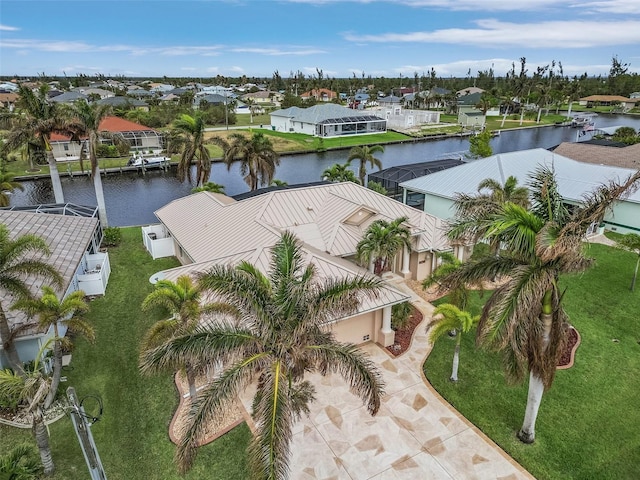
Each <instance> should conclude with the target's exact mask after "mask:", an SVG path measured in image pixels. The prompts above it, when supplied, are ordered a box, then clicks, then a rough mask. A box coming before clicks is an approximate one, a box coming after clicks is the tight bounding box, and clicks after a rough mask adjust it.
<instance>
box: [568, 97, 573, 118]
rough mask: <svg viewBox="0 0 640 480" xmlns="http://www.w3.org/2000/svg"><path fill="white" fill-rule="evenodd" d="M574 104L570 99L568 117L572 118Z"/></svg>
mask: <svg viewBox="0 0 640 480" xmlns="http://www.w3.org/2000/svg"><path fill="white" fill-rule="evenodd" d="M572 106H573V102H572V101H571V100H569V111H567V118H571V107H572Z"/></svg>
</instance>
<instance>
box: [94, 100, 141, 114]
mask: <svg viewBox="0 0 640 480" xmlns="http://www.w3.org/2000/svg"><path fill="white" fill-rule="evenodd" d="M96 103H97V104H98V105H110V106H112V107H114V108H135V109H136V110H142V111H143V112H148V111H149V104H148V103H147V102H145V101H144V100H138V99H137V98H131V97H121V96H116V97H107V98H102V99H100V100H97V101H96Z"/></svg>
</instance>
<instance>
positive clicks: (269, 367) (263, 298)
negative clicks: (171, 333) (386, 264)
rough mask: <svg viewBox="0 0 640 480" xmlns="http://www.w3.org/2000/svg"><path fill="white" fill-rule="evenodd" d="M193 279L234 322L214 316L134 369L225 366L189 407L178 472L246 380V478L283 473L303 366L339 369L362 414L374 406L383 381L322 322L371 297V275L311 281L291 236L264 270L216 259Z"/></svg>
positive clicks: (374, 291)
mask: <svg viewBox="0 0 640 480" xmlns="http://www.w3.org/2000/svg"><path fill="white" fill-rule="evenodd" d="M200 284H201V285H202V287H203V288H205V289H206V290H207V291H209V292H212V293H213V294H215V295H217V297H218V298H220V299H221V300H222V301H223V302H227V303H228V304H230V305H232V306H233V307H234V308H236V309H237V310H238V312H240V316H239V317H238V318H240V319H241V320H239V321H235V322H232V321H228V320H224V319H223V320H219V321H216V322H213V321H212V322H208V323H207V324H206V325H202V326H200V327H198V328H197V329H196V330H195V332H193V333H192V334H189V335H183V336H180V337H176V338H173V339H171V340H169V341H168V342H166V343H164V344H163V345H161V346H159V347H157V348H155V349H153V350H149V351H147V352H145V353H144V354H143V356H142V358H141V369H142V371H143V372H151V371H157V370H160V369H166V368H169V369H173V368H176V367H179V366H180V365H182V364H183V363H184V362H191V363H213V362H220V363H221V364H222V365H224V369H223V371H222V372H220V373H219V375H217V377H216V378H215V379H214V380H213V381H211V382H210V383H209V384H208V385H207V386H206V388H205V389H203V391H202V392H201V393H200V396H199V399H198V401H197V402H196V403H195V404H194V405H193V407H192V409H191V412H190V416H189V421H188V425H187V428H186V430H185V435H184V436H183V438H182V440H181V442H180V444H179V445H178V449H177V460H178V462H179V465H180V467H181V469H182V470H183V471H184V470H186V469H188V468H189V467H190V466H191V464H192V463H193V460H194V457H195V451H194V448H195V446H196V445H197V439H198V438H199V437H200V435H201V433H202V432H203V431H204V428H205V427H206V425H207V422H208V421H210V420H211V419H213V418H215V416H216V415H219V414H220V413H221V412H224V411H225V409H226V407H228V406H229V405H230V404H232V402H234V400H235V398H236V395H237V394H238V392H240V391H241V390H242V389H244V388H245V387H246V386H247V385H249V384H250V383H251V382H252V381H253V380H254V379H256V378H257V379H258V391H257V393H256V396H255V397H254V403H253V418H254V420H255V423H256V428H257V434H256V436H255V437H254V439H253V440H252V442H251V444H250V446H249V456H250V463H251V465H252V468H253V472H254V478H260V479H267V478H268V479H274V480H275V479H282V478H286V477H287V475H288V460H289V444H290V442H291V436H292V432H291V429H292V427H293V424H294V423H295V421H297V419H298V418H299V417H300V416H301V415H302V414H303V413H308V411H309V403H310V402H311V401H313V399H314V388H313V386H312V385H311V383H310V382H309V381H308V380H305V379H304V376H305V374H306V373H307V372H319V373H321V374H323V375H324V374H327V373H332V372H337V373H340V374H341V375H342V376H343V377H344V378H345V379H346V381H347V382H348V383H349V384H350V386H351V388H352V391H354V392H355V393H356V394H357V395H358V396H360V397H361V398H362V399H363V401H364V402H365V405H366V407H367V409H368V410H369V412H370V413H371V414H372V415H375V414H376V413H377V411H378V409H379V408H380V399H381V396H382V395H383V383H382V379H381V376H380V373H379V371H378V370H377V368H376V367H375V365H374V364H373V363H372V362H371V361H370V360H369V359H368V358H367V357H366V355H365V354H364V353H362V352H361V351H359V350H358V348H357V347H356V346H355V345H352V344H346V343H340V342H337V341H336V340H335V339H334V337H333V333H332V332H331V331H330V330H328V329H327V328H326V325H327V322H331V321H334V320H336V319H338V318H343V317H345V316H348V315H352V314H354V313H356V312H357V311H358V306H359V304H360V301H361V300H363V299H364V298H372V297H375V296H377V295H378V292H379V289H380V287H381V285H382V284H381V282H380V280H378V279H376V278H372V277H369V276H357V277H351V278H347V279H333V278H324V279H319V278H318V275H317V271H316V268H315V266H314V265H313V264H309V265H307V266H304V254H303V251H302V250H301V247H300V244H299V242H298V241H297V240H296V238H295V237H294V236H293V235H292V234H291V233H288V232H287V233H284V234H283V235H282V238H281V239H280V240H279V241H278V243H277V244H276V245H275V246H274V247H273V250H272V254H271V266H270V271H269V273H268V274H266V275H265V274H264V273H262V272H261V271H259V270H258V268H257V267H255V266H254V265H251V264H249V263H247V262H242V263H240V264H239V265H238V266H236V267H235V268H234V267H231V266H228V265H226V266H216V267H213V268H212V269H210V270H209V271H207V272H206V273H204V274H203V275H202V276H201V279H200Z"/></svg>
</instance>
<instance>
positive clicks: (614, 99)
mask: <svg viewBox="0 0 640 480" xmlns="http://www.w3.org/2000/svg"><path fill="white" fill-rule="evenodd" d="M639 100H640V99H637V98H627V97H623V96H621V95H590V96H588V97H582V98H581V99H580V100H579V104H580V105H582V106H585V107H593V106H607V105H621V106H622V109H623V111H624V112H627V111H629V110H631V109H632V108H634V107H635V106H636V103H637V102H638V101H639Z"/></svg>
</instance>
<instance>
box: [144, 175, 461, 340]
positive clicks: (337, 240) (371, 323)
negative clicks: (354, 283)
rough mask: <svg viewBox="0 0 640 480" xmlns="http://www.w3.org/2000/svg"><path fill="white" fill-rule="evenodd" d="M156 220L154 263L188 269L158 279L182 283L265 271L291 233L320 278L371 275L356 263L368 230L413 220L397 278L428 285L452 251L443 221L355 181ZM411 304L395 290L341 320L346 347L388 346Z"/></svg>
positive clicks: (192, 202)
mask: <svg viewBox="0 0 640 480" xmlns="http://www.w3.org/2000/svg"><path fill="white" fill-rule="evenodd" d="M155 215H156V217H158V219H159V220H160V222H161V223H160V224H159V225H150V226H147V227H143V228H142V235H143V242H144V244H145V247H146V248H147V250H148V251H149V252H150V253H151V255H152V256H154V258H157V257H159V256H170V255H175V256H176V257H177V258H178V259H179V260H180V262H181V263H182V264H183V266H182V267H178V268H176V269H172V270H166V271H163V272H159V273H158V274H157V275H156V278H158V279H159V278H168V279H171V280H175V279H176V278H177V277H178V276H180V275H183V274H195V273H196V272H203V271H205V270H207V269H208V268H210V267H211V266H213V265H216V264H236V263H238V262H239V261H241V260H247V261H249V262H251V263H253V264H255V265H257V266H258V267H259V268H260V269H262V270H266V269H268V268H269V255H268V254H269V249H270V247H272V246H273V245H274V244H275V243H276V242H277V241H278V239H279V238H280V235H281V233H282V232H285V231H290V232H292V233H293V234H295V235H296V236H297V237H298V238H299V239H300V240H301V242H302V244H303V247H304V255H305V258H306V260H307V261H309V262H312V263H314V264H316V266H317V267H318V272H319V273H320V274H321V275H323V276H332V277H336V276H337V277H341V276H353V275H357V274H362V273H365V272H366V270H365V269H363V268H362V267H359V266H358V265H357V264H356V263H355V261H354V259H355V254H356V245H357V244H358V242H359V241H360V240H361V239H362V238H363V235H364V233H365V231H366V230H367V228H368V226H369V225H371V223H372V222H374V221H376V220H379V219H384V220H387V221H391V220H394V219H396V218H399V217H401V216H406V217H408V220H407V222H406V225H407V226H408V228H409V229H410V231H411V243H412V248H411V250H408V249H405V250H404V251H403V252H402V253H400V254H399V255H398V258H396V259H395V260H394V261H393V262H392V267H391V268H392V272H394V273H395V274H396V275H398V276H400V277H404V278H411V279H415V280H421V279H423V278H425V277H426V276H427V275H429V274H430V273H431V270H432V268H433V266H434V264H435V262H436V256H435V253H436V252H438V251H443V250H450V246H449V243H448V240H447V238H446V237H445V235H444V229H443V222H442V221H441V220H440V219H439V218H436V217H434V216H433V215H429V214H426V213H424V212H420V211H418V210H416V209H414V208H411V207H408V206H406V205H403V204H402V203H401V202H397V201H395V200H393V199H391V198H388V197H386V196H384V195H380V194H378V193H376V192H374V191H372V190H369V189H367V188H365V187H363V186H361V185H357V184H355V183H353V182H344V183H332V184H321V185H312V186H304V187H295V186H292V187H291V188H285V189H281V190H271V191H268V192H267V193H262V194H258V195H255V196H252V197H249V198H244V199H242V200H239V201H236V200H234V199H233V198H230V197H227V196H225V195H221V194H214V193H210V192H200V193H195V194H193V195H189V196H187V197H183V198H180V199H177V200H174V201H173V202H171V203H169V204H168V205H166V206H164V207H162V208H161V209H159V210H157V211H156V212H155ZM369 268H371V266H369ZM406 300H407V296H406V295H405V294H403V293H401V292H399V291H398V290H396V289H395V288H393V287H392V286H388V287H386V288H385V289H384V292H383V294H382V295H381V297H380V298H379V299H377V300H372V301H367V302H365V304H364V305H363V307H362V309H361V310H360V312H359V313H358V314H357V315H356V316H353V317H350V318H348V319H340V320H339V319H336V320H339V321H337V322H336V323H335V324H334V326H333V328H334V330H335V331H336V334H337V336H338V338H339V339H341V340H343V341H350V342H355V343H361V342H364V341H367V340H374V341H377V342H379V343H381V344H383V345H385V346H386V345H389V344H391V343H393V334H392V333H390V328H389V325H390V323H389V322H390V318H391V317H390V315H391V306H392V305H393V304H396V303H400V302H403V301H406Z"/></svg>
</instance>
